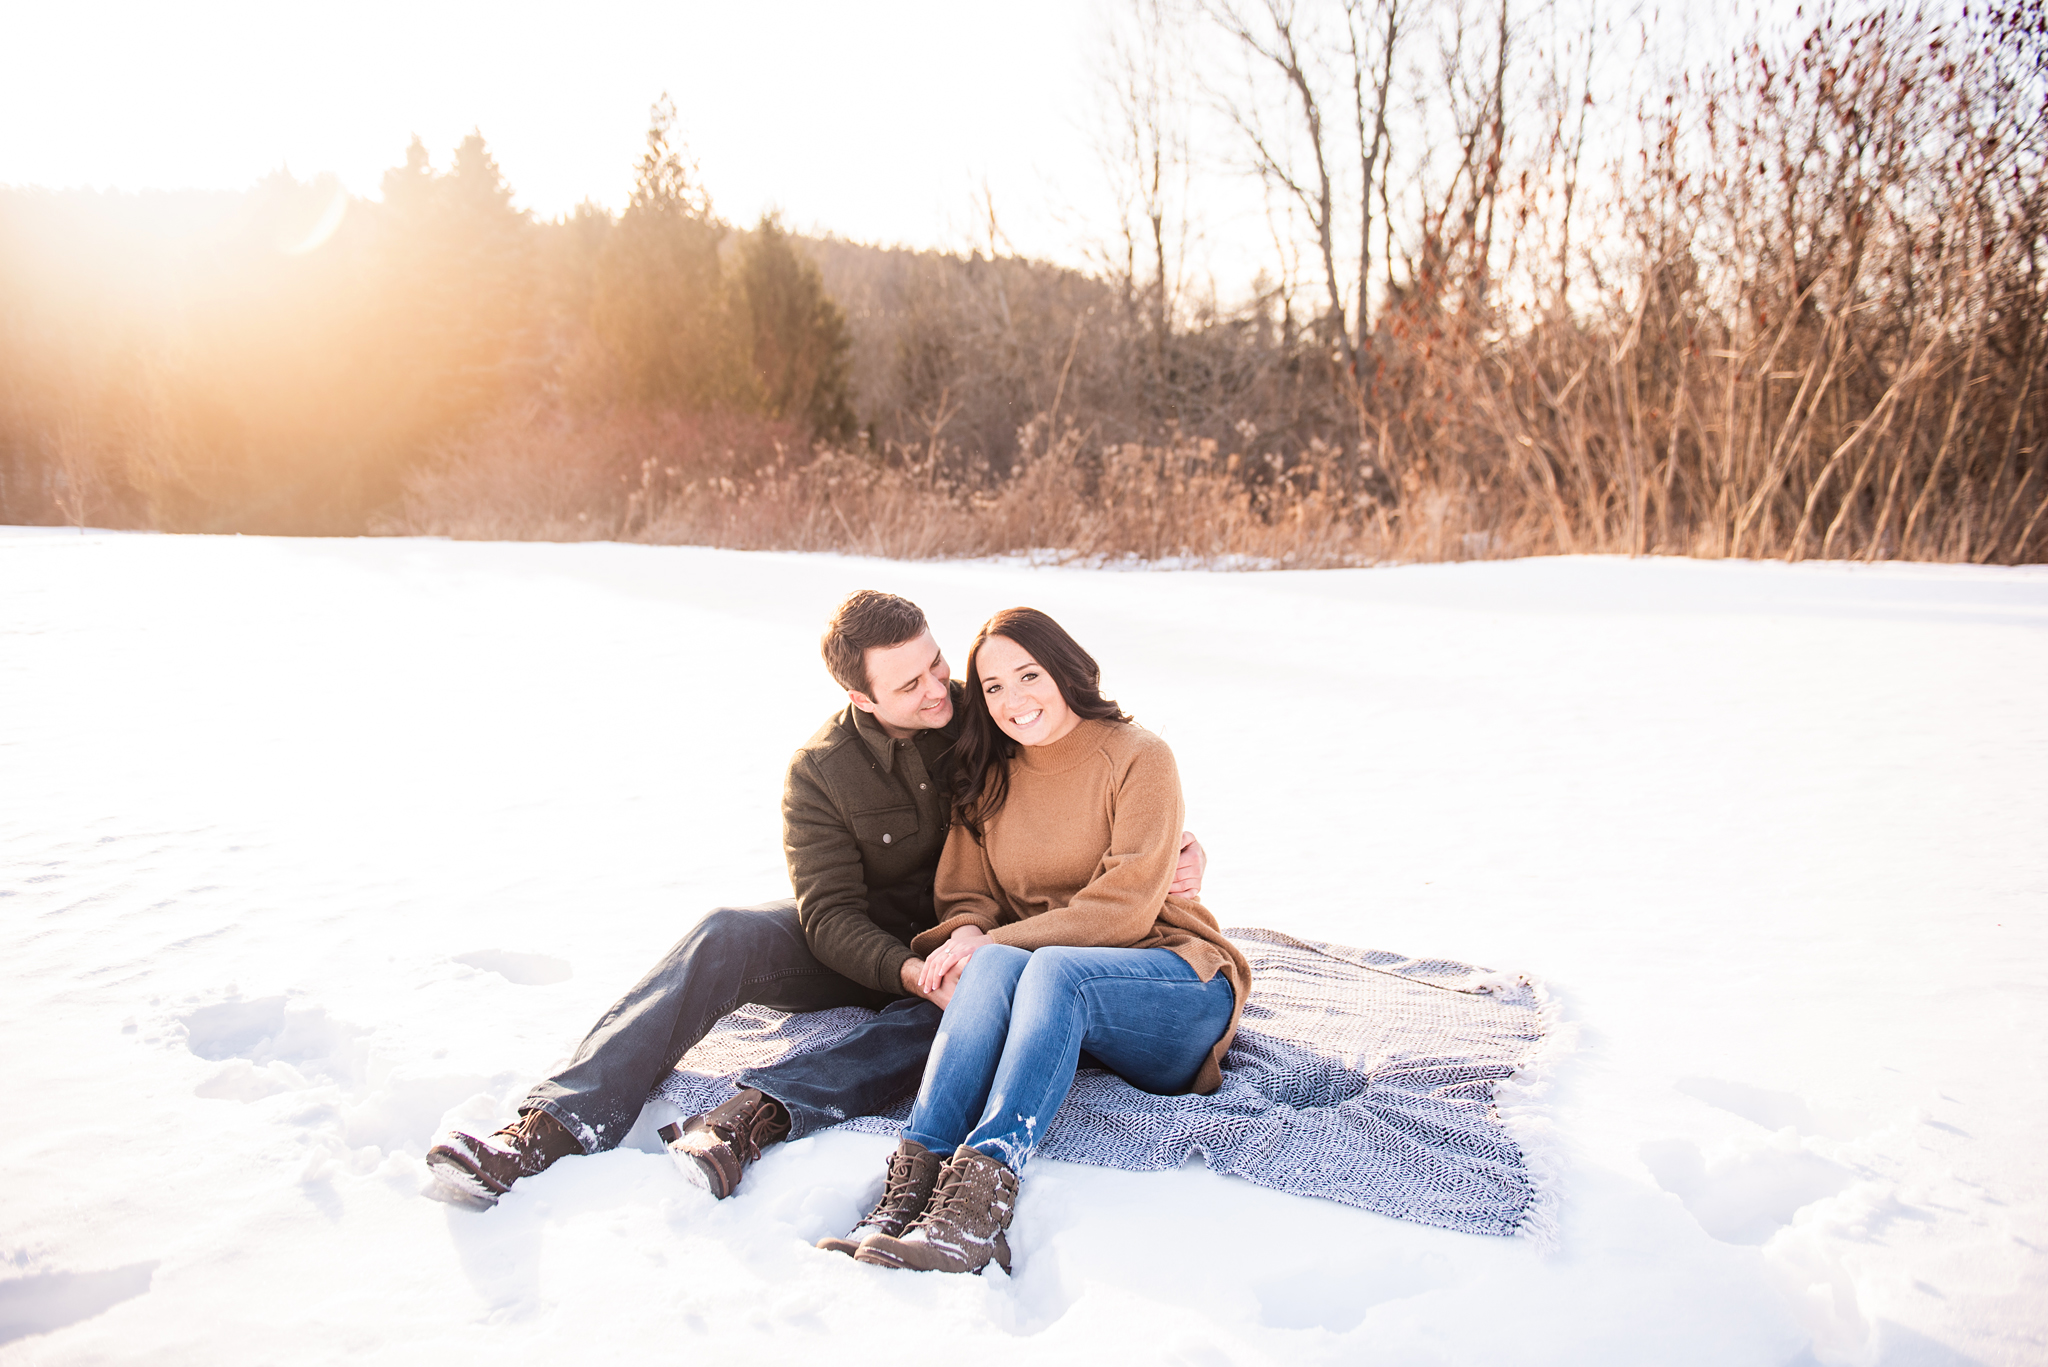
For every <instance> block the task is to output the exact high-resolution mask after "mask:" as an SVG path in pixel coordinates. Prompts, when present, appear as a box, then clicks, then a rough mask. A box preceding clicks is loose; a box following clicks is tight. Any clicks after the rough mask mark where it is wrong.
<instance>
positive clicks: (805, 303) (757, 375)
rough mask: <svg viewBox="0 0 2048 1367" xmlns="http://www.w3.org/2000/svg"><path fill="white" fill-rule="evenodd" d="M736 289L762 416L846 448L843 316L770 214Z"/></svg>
mask: <svg viewBox="0 0 2048 1367" xmlns="http://www.w3.org/2000/svg"><path fill="white" fill-rule="evenodd" d="M740 282H741V287H742V290H743V292H744V293H745V295H746V300H747V314H748V318H749V321H750V322H751V324H752V328H751V331H752V334H753V335H752V342H753V363H754V382H755V385H756V387H757V389H758V391H759V393H760V398H761V404H762V407H763V409H764V410H765V411H766V412H767V414H768V416H770V417H772V418H788V419H791V420H794V421H797V422H801V423H802V424H804V426H805V427H806V428H808V429H809V431H810V433H811V435H812V436H813V437H814V438H818V439H822V440H827V441H846V440H849V439H850V438H851V437H852V436H853V433H854V427H855V422H854V414H853V405H852V403H851V402H850V400H849V397H848V384H849V374H848V372H849V361H850V357H849V352H850V351H851V349H852V345H853V343H852V338H851V336H850V335H849V334H848V332H847V328H846V315H845V314H844V313H842V312H841V311H840V308H839V305H837V304H836V303H834V302H833V301H832V299H831V297H830V296H829V295H827V294H826V293H825V282H824V279H823V278H822V277H821V276H820V275H819V274H818V267H817V266H816V264H815V263H813V262H812V261H811V260H810V259H809V258H807V257H805V256H803V255H801V254H799V253H798V252H797V250H796V247H795V245H794V244H793V243H791V241H790V239H789V234H788V233H786V232H784V231H783V229H782V224H781V223H780V222H778V221H777V220H776V217H775V215H773V214H772V213H771V214H764V215H762V218H761V222H760V225H759V226H758V227H756V228H755V229H754V231H753V233H752V234H750V235H749V236H748V238H747V242H746V245H745V247H744V248H743V249H742V251H741V253H740Z"/></svg>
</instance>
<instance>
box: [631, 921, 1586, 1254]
mask: <svg viewBox="0 0 2048 1367" xmlns="http://www.w3.org/2000/svg"><path fill="white" fill-rule="evenodd" d="M1225 933H1226V934H1227V935H1229V936H1230V938H1231V939H1232V940H1233V941H1235V942H1236V944H1237V946H1238V947H1239V948H1240V949H1242V950H1243V951H1244V953H1245V957H1247V958H1248V959H1250V960H1251V965H1252V996H1251V1000H1250V1001H1249V1002H1247V1003H1245V1009H1244V1018H1243V1020H1242V1022H1241V1023H1240V1024H1239V1027H1238V1032H1237V1038H1236V1039H1235V1040H1234V1041H1233V1042H1232V1044H1231V1047H1230V1052H1229V1054H1228V1056H1227V1057H1226V1058H1225V1060H1224V1065H1223V1085H1222V1086H1221V1087H1220V1088H1218V1089H1217V1090H1216V1091H1215V1092H1212V1093H1211V1094H1209V1095H1208V1096H1153V1095H1151V1094H1150V1093H1148V1092H1141V1091H1139V1090H1138V1089H1136V1088H1135V1087H1132V1086H1131V1085H1130V1084H1128V1083H1126V1082H1124V1081H1123V1079H1121V1078H1119V1077H1117V1076H1116V1075H1115V1074H1114V1073H1107V1072H1102V1071H1099V1070H1096V1069H1083V1070H1082V1072H1081V1073H1080V1075H1079V1076H1078V1077H1077V1078H1076V1080H1075V1083H1074V1089H1073V1091H1072V1092H1071V1093H1069V1094H1068V1096H1067V1099H1066V1102H1065V1104H1064V1105H1062V1106H1061V1107H1060V1110H1059V1114H1058V1115H1057V1116H1056V1117H1055V1118H1054V1120H1053V1124H1052V1126H1051V1128H1050V1129H1049V1130H1048V1131H1047V1133H1046V1137H1045V1141H1044V1143H1042V1144H1041V1145H1040V1146H1039V1148H1038V1154H1039V1155H1040V1156H1043V1157H1046V1158H1058V1159H1064V1160H1067V1161H1069V1162H1075V1163H1091V1164H1095V1165H1097V1166H1101V1167H1112V1168H1126V1169H1129V1170H1131V1171H1134V1172H1156V1171H1159V1170H1161V1169H1165V1168H1172V1167H1177V1166H1179V1165H1180V1164H1181V1163H1182V1162H1184V1161H1186V1160H1187V1159H1188V1158H1189V1157H1190V1156H1191V1155H1193V1154H1195V1153H1200V1154H1201V1155H1202V1156H1203V1158H1204V1159H1205V1160H1206V1161H1207V1162H1208V1165H1209V1166H1210V1167H1211V1168H1214V1169H1215V1170H1216V1171H1218V1172H1225V1173H1229V1174H1231V1175H1233V1176H1236V1177H1242V1178H1244V1179H1246V1180H1247V1181H1251V1182H1256V1183H1258V1184H1259V1185H1260V1186H1262V1187H1271V1188H1274V1189H1275V1190H1279V1191H1286V1192H1293V1193H1296V1194H1298V1195H1302V1196H1320V1197H1324V1198H1326V1199H1328V1200H1332V1201H1341V1202H1343V1203H1344V1204H1346V1205H1351V1206H1358V1207H1361V1208H1363V1209H1365V1210H1370V1211H1376V1212H1378V1213H1379V1214H1382V1215H1390V1216H1394V1217H1396V1218H1398V1219H1402V1220H1413V1221H1416V1222H1418V1223H1420V1224H1425V1225H1435V1226H1438V1227H1440V1228H1443V1229H1454V1230H1461V1231H1464V1232H1466V1233H1472V1234H1492V1235H1523V1236H1529V1237H1533V1238H1535V1239H1537V1240H1539V1241H1541V1242H1545V1243H1548V1242H1550V1240H1551V1238H1552V1228H1553V1223H1554V1214H1553V1211H1552V1198H1551V1196H1550V1194H1549V1191H1548V1184H1547V1183H1542V1182H1539V1181H1538V1178H1537V1174H1536V1173H1535V1172H1533V1171H1532V1165H1531V1161H1530V1147H1531V1145H1530V1136H1531V1135H1532V1134H1534V1133H1535V1132H1537V1130H1538V1129H1539V1127H1540V1125H1541V1120H1540V1117H1538V1116H1537V1115H1536V1113H1535V1111H1534V1108H1533V1105H1532V1103H1531V1100H1530V1098H1531V1092H1532V1089H1531V1087H1530V1086H1529V1084H1530V1082H1531V1080H1532V1078H1533V1076H1534V1073H1535V1071H1536V1064H1537V1061H1538V1058H1539V1056H1540V1055H1541V1054H1542V1052H1543V1050H1544V1047H1545V1044H1546V1041H1547V1039H1548V1037H1549V1035H1550V1033H1551V1029H1550V1026H1551V1019H1550V1017H1551V1013H1550V1010H1549V1008H1548V1002H1547V998H1546V996H1545V994H1544V992H1543V990H1542V988H1541V987H1540V986H1538V985H1536V984H1534V983H1531V982H1530V981H1529V980H1527V979H1526V978H1521V977H1517V976H1512V975H1504V974H1498V973H1490V972H1488V971H1486V970H1484V969H1479V968H1474V967H1472V966H1471V965H1469V964H1462V963H1455V962H1452V961H1450V960H1447V959H1410V958H1406V957H1404V956H1402V955H1399V954H1388V953H1384V952H1381V951H1378V950H1369V949H1353V948H1350V947H1348V946H1345V945H1333V944H1321V943H1318V942H1316V941H1313V940H1297V939H1294V938H1292V937H1291V936H1287V935H1282V934H1280V933H1278V932H1276V931H1271V930H1256V929H1233V930H1229V931H1226V932H1225ZM866 1014H867V1013H866V1012H864V1011H862V1010H860V1009H859V1008H857V1007H845V1008H841V1009H839V1010H834V1011H818V1012H812V1013H809V1014H805V1015H795V1016H791V1015H785V1014H784V1013H782V1012H780V1011H770V1010H768V1009H766V1008H763V1007H744V1008H742V1009H740V1010H738V1011H735V1012H733V1013H732V1014H731V1015H729V1016H727V1017H726V1018H725V1019H724V1020H722V1021H721V1022H719V1024H718V1026H717V1028H715V1029H714V1030H713V1031H712V1032H711V1034H709V1035H708V1036H706V1037H705V1038H704V1040H703V1041H702V1042H701V1043H699V1044H698V1045H697V1047H696V1048H694V1049H692V1050H691V1051H690V1052H689V1053H688V1054H686V1055H685V1056H684V1057H683V1060H682V1062H681V1064H679V1065H678V1066H677V1069H676V1071H675V1072H674V1073H673V1074H671V1075H670V1077H669V1078H668V1080H667V1081H665V1082H664V1083H663V1084H662V1085H661V1086H660V1088H658V1089H657V1090H656V1092H655V1094H654V1095H655V1096H656V1097H658V1098H660V1099H662V1100H665V1101H668V1102H671V1103H673V1104H674V1105H677V1106H679V1107H681V1108H682V1109H683V1110H684V1111H685V1112H686V1113H694V1112H697V1111H702V1110H708V1109H709V1108H710V1107H712V1106H715V1105H716V1104H718V1102H720V1101H721V1100H723V1099H724V1098H726V1097H728V1096H730V1095H731V1094H732V1090H731V1083H730V1081H729V1079H730V1078H731V1077H732V1075H733V1074H735V1073H737V1072H739V1071H741V1070H742V1069H745V1068H750V1067H758V1066H761V1065H763V1064H767V1063H772V1062H774V1061H775V1060H777V1059H779V1058H785V1057H788V1056H791V1055H794V1054H802V1053H809V1052H811V1051H812V1050H815V1049H822V1048H825V1047H826V1046H828V1045H830V1044H832V1043H833V1042H834V1041H836V1040H838V1039H839V1038H840V1037H841V1036H843V1035H845V1034H846V1033H847V1032H848V1031H849V1030H851V1029H852V1028H853V1027H854V1026H855V1025H856V1024H857V1023H859V1021H860V1020H861V1019H862V1018H863V1017H864V1016H865V1015H866ZM1510 1092H1511V1093H1512V1094H1511V1095H1510V1094H1509V1093H1510ZM908 1115H909V1099H908V1098H905V1100H904V1102H903V1103H902V1104H901V1105H899V1106H897V1107H896V1108H895V1109H894V1110H892V1111H891V1112H889V1113H888V1114H887V1115H879V1116H860V1117H856V1118H854V1119H852V1120H849V1121H847V1122H846V1123H845V1125H844V1126H843V1128H845V1129H849V1130H855V1131H860V1132H864V1133H871V1134H895V1133H897V1132H898V1131H899V1130H901V1128H902V1126H903V1122H904V1120H905V1119H906V1118H907V1117H908Z"/></svg>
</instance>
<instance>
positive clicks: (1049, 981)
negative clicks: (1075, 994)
mask: <svg viewBox="0 0 2048 1367" xmlns="http://www.w3.org/2000/svg"><path fill="white" fill-rule="evenodd" d="M1099 954H1100V951H1099V950H1090V949H1087V948H1084V947H1081V946H1077V945H1048V946H1046V947H1045V948H1044V949H1040V950H1034V951H1033V952H1032V954H1031V956H1030V958H1031V962H1030V963H1028V964H1026V965H1025V966H1024V978H1025V981H1027V982H1029V983H1030V984H1031V985H1032V986H1034V987H1038V988H1044V989H1052V990H1056V991H1072V990H1073V989H1075V988H1077V987H1079V986H1080V985H1081V984H1082V983H1083V982H1085V981H1086V980H1087V979H1088V978H1089V977H1090V976H1092V974H1093V973H1094V971H1095V967H1094V966H1091V964H1090V962H1089V961H1090V959H1091V958H1092V957H1095V956H1097V955H1099Z"/></svg>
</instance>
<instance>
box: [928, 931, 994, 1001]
mask: <svg viewBox="0 0 2048 1367" xmlns="http://www.w3.org/2000/svg"><path fill="white" fill-rule="evenodd" d="M988 942H989V939H988V936H987V935H985V934H983V933H982V931H981V928H980V927H979V926H962V927H960V929H958V930H956V931H954V932H953V933H952V934H951V935H950V936H948V937H947V939H946V943H944V944H942V945H940V946H939V947H938V948H937V949H935V950H933V951H932V952H931V954H930V955H929V956H928V957H927V958H926V959H925V961H924V968H923V969H922V971H920V972H919V973H918V975H917V990H918V993H919V995H921V996H925V997H930V996H932V995H933V994H934V993H936V992H937V991H938V990H939V988H940V987H941V986H942V985H943V986H944V987H945V988H946V996H947V997H948V998H950V997H951V996H952V995H953V993H952V987H953V984H952V983H948V982H947V981H946V979H947V977H948V976H950V975H953V974H954V973H955V972H956V970H959V969H964V968H966V967H967V961H968V960H969V959H971V958H973V957H974V951H975V950H977V949H980V948H981V947H982V946H983V945H985V944H987V943H988ZM955 981H957V978H956V979H955ZM940 1005H941V1006H943V1005H944V1003H943V1002H942V1003H940Z"/></svg>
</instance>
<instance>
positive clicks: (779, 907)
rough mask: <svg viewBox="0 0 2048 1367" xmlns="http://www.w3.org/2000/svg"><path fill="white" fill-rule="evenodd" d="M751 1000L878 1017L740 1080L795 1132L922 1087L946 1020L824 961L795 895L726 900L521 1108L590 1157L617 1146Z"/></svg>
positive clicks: (879, 1106) (919, 1001)
mask: <svg viewBox="0 0 2048 1367" xmlns="http://www.w3.org/2000/svg"><path fill="white" fill-rule="evenodd" d="M750 1003H751V1004H753V1005H756V1006H770V1007H773V1008H775V1009H776V1010H778V1011H823V1010H825V1009H827V1008H829V1007H834V1006H865V1007H868V1008H869V1009H871V1010H876V1011H879V1013H880V1014H878V1015H877V1016H875V1018H874V1019H872V1020H869V1021H865V1022H863V1023H862V1024H861V1025H860V1026H858V1027H857V1028H856V1029H855V1030H854V1031H853V1033H852V1034H850V1035H848V1036H846V1038H844V1039H842V1040H840V1041H839V1042H838V1043H837V1044H835V1045H833V1046H831V1047H830V1048H828V1049H821V1050H819V1051H818V1052H816V1053H811V1054H804V1055H801V1056H800V1057H797V1058H793V1059H786V1060H784V1061H783V1062H781V1063H775V1064H771V1065H769V1066H768V1067H766V1068H752V1069H749V1070H748V1071H746V1072H744V1073H741V1074H740V1075H739V1077H738V1079H737V1084H738V1085H739V1086H741V1087H758V1088H759V1089H760V1090H762V1091H763V1092H766V1093H767V1094H768V1095H769V1096H772V1097H774V1098H775V1099H776V1100H777V1101H779V1102H781V1103H782V1104H783V1107H784V1108H785V1109H787V1110H788V1112H789V1118H790V1132H789V1137H790V1138H791V1139H797V1138H801V1137H802V1136H804V1135H806V1134H809V1133H810V1132H811V1131H813V1130H818V1129H823V1128H824V1127H826V1126H828V1125H836V1124H838V1123H839V1122H840V1121H842V1120H845V1119H846V1118H848V1117H849V1116H856V1115H873V1114H875V1113H876V1112H879V1111H883V1110H887V1109H888V1107H889V1106H890V1105H891V1104H893V1103H894V1102H896V1101H897V1100H899V1099H901V1098H902V1097H903V1096H904V1095H905V1094H906V1093H908V1092H909V1091H910V1090H911V1088H913V1087H915V1086H916V1085H917V1080H918V1077H919V1075H920V1074H921V1073H923V1071H924V1063H925V1056H926V1055H927V1054H928V1053H930V1051H931V1046H932V1037H933V1036H934V1035H936V1034H937V1033H938V1028H939V1015H940V1013H939V1008H938V1007H936V1006H933V1005H932V1004H931V1003H930V1002H928V1001H926V1000H924V999H923V998H922V997H895V996H890V995H889V994H887V993H883V992H876V991H874V990H873V989H871V988H867V987H863V986H861V985H860V984H859V983H856V982H854V981H852V980H851V979H849V978H843V977H841V976H840V975H839V974H837V973H835V972H833V971H832V970H831V969H829V968H827V967H825V965H823V964H821V963H819V962H818V960H817V958H816V957H815V956H814V955H812V953H811V948H810V945H809V943H808V942H807V941H806V940H805V939H804V932H803V927H802V926H800V925H798V924H797V919H796V903H795V902H793V901H783V902H769V903H766V904H764V905H762V906H758V907H720V908H719V909H718V910H716V911H714V912H712V913H711V914H710V915H709V916H706V917H705V918H704V919H703V921H701V922H699V923H698V925H697V928H696V929H694V930H692V931H691V932H690V933H689V934H688V935H685V936H684V937H683V938H682V939H680V940H678V941H677V942H676V945H675V948H673V949H671V950H669V952H668V953H667V954H666V955H665V956H663V958H662V960H661V962H660V963H658V964H656V965H655V966H654V967H653V969H651V970H650V971H649V972H648V974H647V976H646V977H644V978H642V979H641V980H640V981H639V982H638V983H636V984H634V986H633V989H632V990H631V991H630V992H628V993H626V995H625V996H623V997H621V998H619V1000H618V1001H617V1002H616V1003H615V1004H614V1005H613V1006H612V1008H611V1010H609V1011H607V1012H605V1013H604V1016H603V1017H602V1018H601V1019H600V1020H599V1021H598V1022H597V1024H596V1025H594V1026H592V1027H591V1030H590V1033H589V1034H587V1035H585V1036H584V1037H583V1042H582V1043H581V1044H579V1045H577V1046H576V1056H575V1057H574V1058H572V1059H570V1060H569V1064H568V1066H567V1067H565V1068H563V1069H562V1070H561V1071H560V1072H558V1073H556V1074H555V1075H554V1076H553V1077H551V1078H548V1079H547V1080H546V1081H544V1082H541V1083H538V1084H537V1085H535V1087H534V1089H533V1090H532V1091H531V1092H530V1093H528V1094H527V1097H526V1100H525V1101H523V1102H521V1103H520V1105H519V1111H520V1114H522V1115H523V1114H525V1113H526V1112H527V1111H531V1110H535V1109H539V1110H543V1111H546V1112H547V1113H548V1114H549V1115H551V1116H553V1117H554V1118H555V1119H557V1120H559V1121H561V1122H562V1125H563V1127H564V1128H566V1129H567V1130H568V1131H569V1133H570V1134H572V1135H574V1136H575V1137H576V1140H577V1142H578V1143H580V1144H582V1146H583V1151H584V1152H585V1153H600V1152H602V1151H604V1150H606V1149H609V1148H612V1147H614V1146H616V1145H617V1144H618V1143H619V1141H620V1140H622V1139H624V1138H625V1137H626V1131H628V1130H630V1129H631V1128H632V1127H633V1121H634V1119H635V1118H636V1117H637V1116H638V1115H639V1114H640V1107H641V1105H642V1104H643V1103H645V1102H646V1100H647V1094H648V1093H649V1092H650V1091H652V1090H654V1088H655V1086H656V1085H657V1084H659V1083H660V1082H661V1080H662V1079H663V1078H665V1077H667V1076H668V1075H669V1072H670V1071H671V1070H672V1069H674V1067H675V1066H676V1061H677V1060H678V1059H680V1058H682V1056H683V1055H684V1054H685V1053H688V1052H689V1049H690V1046H692V1045H694V1044H695V1043H696V1042H697V1041H698V1040H700V1039H703V1038H704V1036H705V1035H706V1034H708V1033H710V1030H711V1027H712V1026H713V1025H715V1024H717V1023H718V1018H719V1017H720V1016H723V1015H724V1014H725V1013H726V1012H728V1011H731V1010H733V1009H735V1008H737V1007H740V1006H744V1005H747V1004H750Z"/></svg>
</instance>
